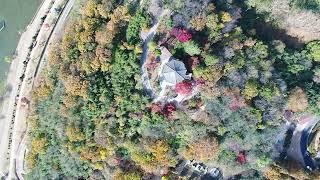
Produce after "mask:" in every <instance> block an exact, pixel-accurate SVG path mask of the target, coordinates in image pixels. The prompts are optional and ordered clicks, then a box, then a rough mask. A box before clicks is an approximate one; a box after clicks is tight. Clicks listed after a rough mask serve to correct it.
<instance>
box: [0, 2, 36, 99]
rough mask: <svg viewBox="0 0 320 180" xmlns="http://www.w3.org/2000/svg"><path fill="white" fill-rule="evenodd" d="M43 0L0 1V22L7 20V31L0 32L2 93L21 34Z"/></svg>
mask: <svg viewBox="0 0 320 180" xmlns="http://www.w3.org/2000/svg"><path fill="white" fill-rule="evenodd" d="M40 3H41V0H0V21H1V20H3V19H4V20H5V24H6V26H5V29H3V30H2V31H1V32H0V93H1V92H2V90H3V88H4V84H5V81H6V75H7V73H8V71H9V66H10V62H8V61H10V59H11V58H12V56H13V55H14V52H15V49H16V47H17V44H18V41H19V38H20V33H21V32H23V31H24V29H25V28H26V26H27V25H28V24H29V23H30V21H31V20H32V17H33V16H34V14H35V13H36V11H37V9H38V6H39V5H40Z"/></svg>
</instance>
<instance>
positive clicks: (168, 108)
mask: <svg viewBox="0 0 320 180" xmlns="http://www.w3.org/2000/svg"><path fill="white" fill-rule="evenodd" d="M174 111H176V106H175V105H174V104H173V103H168V104H166V105H164V107H163V110H162V112H163V114H164V115H165V116H166V117H167V118H169V119H172V118H173V112H174Z"/></svg>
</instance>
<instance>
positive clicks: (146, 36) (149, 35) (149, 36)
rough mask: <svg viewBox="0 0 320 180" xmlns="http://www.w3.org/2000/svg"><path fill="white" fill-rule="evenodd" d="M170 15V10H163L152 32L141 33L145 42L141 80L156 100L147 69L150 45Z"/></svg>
mask: <svg viewBox="0 0 320 180" xmlns="http://www.w3.org/2000/svg"><path fill="white" fill-rule="evenodd" d="M167 13H169V10H163V11H162V13H161V15H160V16H159V17H158V18H157V19H156V23H155V24H154V25H153V26H152V27H151V28H150V30H149V31H148V32H147V33H143V32H141V38H142V40H143V53H142V57H141V61H140V63H141V74H142V75H141V78H142V83H143V86H144V89H145V90H146V91H147V93H148V94H149V95H150V96H151V97H152V98H155V96H156V95H155V93H154V92H153V90H152V87H151V83H150V78H149V75H148V70H147V68H146V60H147V57H148V44H149V42H150V41H151V40H152V39H153V37H154V35H155V34H156V31H157V29H158V26H159V23H160V21H161V18H162V17H163V16H164V15H166V14H167Z"/></svg>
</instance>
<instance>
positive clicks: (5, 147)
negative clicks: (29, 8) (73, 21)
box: [0, 0, 74, 179]
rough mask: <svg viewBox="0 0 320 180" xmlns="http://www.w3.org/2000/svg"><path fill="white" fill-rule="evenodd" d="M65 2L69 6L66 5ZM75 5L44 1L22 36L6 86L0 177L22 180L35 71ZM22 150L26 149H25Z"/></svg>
mask: <svg viewBox="0 0 320 180" xmlns="http://www.w3.org/2000/svg"><path fill="white" fill-rule="evenodd" d="M66 3H67V6H65V4H66ZM73 3H74V0H69V1H68V0H55V1H54V0H44V2H43V4H42V5H41V7H40V8H39V9H38V12H37V15H36V16H35V17H34V19H33V21H32V22H31V24H30V25H29V26H28V27H27V29H26V31H25V32H24V33H23V34H22V35H21V38H20V41H19V43H18V47H17V49H16V53H17V56H16V57H15V59H14V60H13V61H12V64H11V66H10V70H9V74H8V79H7V87H9V89H10V91H9V92H8V93H7V96H6V97H5V98H4V106H3V108H2V111H1V117H2V119H1V121H0V123H1V125H2V127H3V130H2V131H1V132H0V136H1V137H0V138H1V139H0V176H3V175H6V174H8V173H9V177H8V178H9V179H13V178H14V177H15V176H19V178H20V179H21V176H20V175H21V174H22V173H23V167H21V166H19V165H18V164H17V163H19V162H16V160H19V159H20V161H23V159H24V158H23V157H17V156H19V154H21V151H22V152H25V148H26V146H25V142H23V141H22V139H25V138H23V137H24V134H25V132H26V126H27V125H26V117H27V114H28V100H30V99H31V92H32V87H33V83H34V80H35V76H36V70H37V68H38V67H39V64H40V62H41V61H42V59H43V55H44V54H45V52H46V51H47V47H48V44H49V41H50V40H51V37H52V34H53V33H54V31H55V30H56V28H57V24H60V26H63V23H61V20H62V21H65V20H66V17H67V15H66V14H69V12H70V10H71V8H72V6H73ZM59 9H60V11H59ZM65 10H67V12H66V11H65ZM60 17H65V18H62V19H61V18H60ZM59 29H61V27H59ZM26 100H27V102H26ZM19 147H24V150H21V149H19ZM19 152H20V153H19ZM22 154H23V155H24V153H22ZM21 159H22V160H21ZM20 164H21V163H20ZM22 164H23V163H22ZM19 167H20V169H19ZM16 168H18V169H16ZM21 168H22V169H21ZM19 174H20V175H19Z"/></svg>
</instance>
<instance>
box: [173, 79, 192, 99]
mask: <svg viewBox="0 0 320 180" xmlns="http://www.w3.org/2000/svg"><path fill="white" fill-rule="evenodd" d="M175 91H176V93H178V94H181V95H185V96H186V95H190V94H191V93H192V82H190V81H183V82H180V83H178V84H176V86H175Z"/></svg>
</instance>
